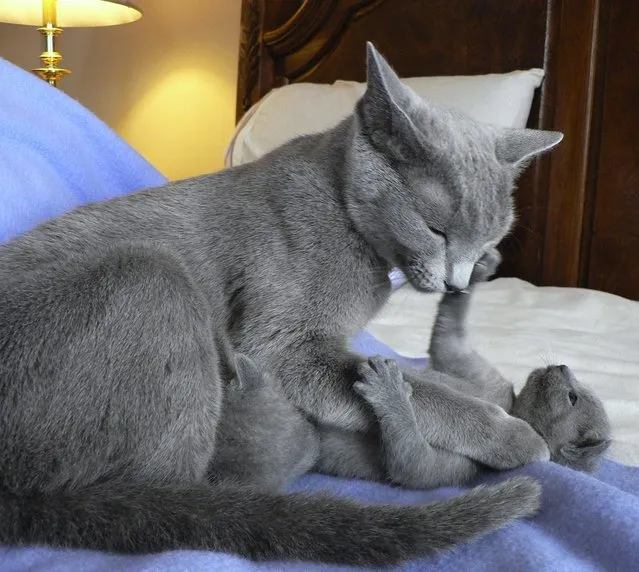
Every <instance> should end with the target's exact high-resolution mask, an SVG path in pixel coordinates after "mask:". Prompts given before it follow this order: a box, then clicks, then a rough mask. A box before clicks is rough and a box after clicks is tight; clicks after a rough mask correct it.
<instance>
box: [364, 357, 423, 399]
mask: <svg viewBox="0 0 639 572" xmlns="http://www.w3.org/2000/svg"><path fill="white" fill-rule="evenodd" d="M358 373H359V376H360V379H361V381H358V382H356V383H355V384H354V385H353V389H355V391H356V392H357V393H359V394H360V395H361V396H362V397H363V398H364V399H365V400H366V401H367V402H368V403H370V404H371V405H374V404H376V403H379V404H382V403H384V402H386V401H388V400H389V399H393V398H395V399H396V398H398V397H399V398H403V399H408V398H409V397H410V396H411V394H412V392H413V386H412V385H411V384H410V383H408V382H407V381H404V376H403V374H402V371H401V369H400V368H399V365H398V364H397V362H396V361H395V360H393V359H385V358H382V357H379V356H377V357H372V358H369V359H368V361H366V362H363V363H361V364H360V365H359V367H358Z"/></svg>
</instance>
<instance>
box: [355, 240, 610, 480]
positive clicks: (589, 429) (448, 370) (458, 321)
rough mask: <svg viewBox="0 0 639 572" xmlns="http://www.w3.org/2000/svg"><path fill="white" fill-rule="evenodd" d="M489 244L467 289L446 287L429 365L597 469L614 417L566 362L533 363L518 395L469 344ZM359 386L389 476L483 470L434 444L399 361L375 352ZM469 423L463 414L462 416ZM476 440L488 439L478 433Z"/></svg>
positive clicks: (569, 458) (570, 459) (561, 456)
mask: <svg viewBox="0 0 639 572" xmlns="http://www.w3.org/2000/svg"><path fill="white" fill-rule="evenodd" d="M498 260H499V257H498V254H497V252H496V251H492V250H491V251H489V252H488V253H487V254H486V255H485V256H484V257H483V258H482V260H480V261H479V263H478V264H477V265H476V268H475V271H474V273H473V275H472V277H471V287H470V288H469V290H468V292H467V293H450V294H445V295H444V296H443V297H442V300H441V302H440V305H439V312H438V315H437V317H436V320H435V327H434V330H433V335H432V338H431V346H430V350H429V351H430V355H431V366H432V367H434V368H436V369H438V370H439V371H441V372H442V373H443V374H444V375H442V377H441V378H440V380H441V382H442V383H445V384H446V385H448V386H449V387H451V388H454V389H455V390H458V391H460V392H464V393H465V394H467V395H473V396H475V397H477V398H479V399H482V400H486V401H489V402H491V403H494V404H496V405H498V406H500V407H502V408H504V409H505V410H506V411H509V412H511V413H512V414H513V415H514V416H516V417H518V418H520V419H522V420H524V421H526V422H527V423H529V424H530V425H531V426H532V427H533V428H534V429H535V431H537V432H538V433H539V434H540V435H541V436H542V437H543V438H544V440H545V441H546V443H547V444H548V447H549V450H550V459H551V460H553V461H556V462H558V463H561V464H564V465H567V466H569V467H572V468H574V469H578V470H583V471H594V470H595V469H596V468H597V466H598V464H599V461H600V460H601V458H602V456H603V454H604V452H605V451H606V449H607V448H608V446H609V444H610V423H609V420H608V417H607V415H606V412H605V409H604V407H603V404H602V403H601V401H600V400H599V399H598V398H597V397H596V395H595V394H594V393H593V392H592V391H591V390H590V389H588V388H587V387H585V386H584V385H582V384H580V383H579V382H578V381H577V379H576V378H575V377H574V375H573V373H572V372H571V370H570V369H569V368H568V367H567V366H565V365H559V366H549V367H546V368H540V369H536V370H534V371H533V372H532V373H531V374H530V375H529V377H528V379H527V381H526V384H525V386H524V387H523V389H522V390H521V392H520V393H519V395H517V396H515V395H514V391H513V386H512V384H511V383H509V382H508V381H506V380H505V379H504V378H503V377H502V376H501V375H500V374H499V372H498V371H497V370H496V369H495V368H494V367H493V366H491V365H490V364H489V363H488V362H487V361H485V360H484V359H483V358H482V357H481V356H480V355H479V354H478V353H477V352H475V351H474V350H473V349H472V347H471V346H470V344H469V341H468V336H467V330H466V322H467V313H468V307H469V304H470V299H471V292H472V289H473V286H472V284H473V283H475V282H477V281H480V280H483V279H485V278H486V277H487V275H489V274H492V269H494V268H495V267H496V265H497V263H498ZM360 371H361V373H362V377H363V379H362V381H361V382H358V383H356V384H355V389H356V391H358V393H360V395H362V396H363V397H364V399H365V400H366V401H367V402H368V403H369V404H370V405H371V407H373V409H374V410H375V414H376V415H377V417H378V419H379V421H380V427H381V435H380V439H381V441H382V444H383V449H384V453H385V456H384V463H385V469H386V471H387V473H388V476H389V478H390V480H391V481H393V482H396V483H400V484H403V485H408V486H413V487H417V488H424V487H426V488H428V487H435V486H443V485H457V484H465V483H468V482H469V481H470V480H472V479H473V478H475V477H476V476H478V475H479V474H480V473H481V472H483V471H485V469H486V467H485V466H484V465H482V464H481V463H478V462H477V461H476V460H475V459H473V458H471V457H468V456H464V455H460V454H458V453H455V452H453V451H450V450H446V449H441V448H435V449H434V450H433V448H432V447H430V445H429V444H428V443H427V442H426V441H425V437H424V431H423V426H424V425H425V424H427V423H428V422H429V420H428V419H427V418H425V417H424V415H423V414H422V413H421V412H420V411H419V403H418V402H415V401H414V400H413V399H412V398H411V395H412V392H413V388H412V385H411V384H410V383H408V382H407V381H405V380H404V377H403V374H402V372H401V370H400V369H399V367H398V365H397V363H396V362H395V361H394V360H382V359H380V358H372V359H370V360H369V361H368V364H363V365H362V366H361V367H360ZM460 422H461V423H463V420H460ZM476 438H477V439H478V440H481V439H490V435H487V434H485V433H480V434H478V435H477V436H476Z"/></svg>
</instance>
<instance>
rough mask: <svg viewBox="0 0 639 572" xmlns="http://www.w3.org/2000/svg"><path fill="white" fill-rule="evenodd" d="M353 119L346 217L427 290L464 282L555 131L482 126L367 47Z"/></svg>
mask: <svg viewBox="0 0 639 572" xmlns="http://www.w3.org/2000/svg"><path fill="white" fill-rule="evenodd" d="M355 118H356V126H357V129H358V131H357V135H356V138H355V141H354V145H353V149H352V150H351V153H350V157H349V159H350V161H349V173H348V180H347V208H348V210H349V213H350V215H351V218H352V220H353V222H354V224H355V226H356V227H357V228H358V229H359V230H360V232H361V233H362V234H363V235H364V236H365V237H366V239H367V240H368V241H369V242H370V243H371V244H372V246H373V247H374V248H375V249H376V251H377V253H378V254H379V255H380V256H381V257H382V258H384V259H385V260H386V261H387V262H388V263H389V264H391V265H393V266H398V267H399V268H401V269H402V270H403V271H404V273H405V274H406V275H407V277H408V279H409V280H410V282H411V283H412V284H413V286H414V287H415V288H417V289H419V290H423V291H428V292H443V291H446V290H464V289H465V288H466V287H467V286H468V283H469V280H470V275H471V273H472V270H473V268H474V266H475V263H476V262H477V261H478V260H479V259H480V258H481V256H482V255H483V254H484V252H485V251H486V249H487V248H488V247H490V246H496V245H497V244H498V243H499V242H500V241H501V240H502V238H503V237H504V236H505V235H506V233H507V232H508V231H509V229H510V227H511V225H512V222H513V219H514V216H513V198H512V195H511V191H512V188H513V186H514V183H515V179H516V176H517V174H518V173H519V172H520V170H521V168H522V164H523V162H525V161H527V160H529V159H530V158H532V157H534V156H535V155H537V154H539V153H541V152H543V151H545V150H547V149H550V148H551V147H553V146H554V145H556V144H557V143H558V142H559V141H560V140H561V138H562V135H561V134H559V133H550V132H544V131H532V130H504V129H501V128H496V127H491V126H488V125H484V124H480V123H478V122H476V121H474V120H472V119H471V118H469V117H467V116H465V115H463V114H461V113H458V112H455V111H452V110H449V109H446V108H443V107H438V106H435V105H433V104H432V103H429V102H425V101H423V100H422V99H421V98H420V97H418V96H417V95H416V94H415V93H414V92H413V91H412V90H410V89H409V88H408V87H406V86H405V85H404V84H403V83H402V82H401V81H400V80H399V79H398V77H397V76H396V75H395V73H394V72H393V70H392V69H391V68H390V67H389V66H388V64H387V63H386V62H385V61H384V60H383V59H382V58H381V56H379V54H378V53H377V52H375V50H374V48H372V47H371V46H369V54H368V81H367V90H366V93H365V94H364V96H363V97H362V99H361V100H360V101H359V102H358V105H357V110H356V115H355Z"/></svg>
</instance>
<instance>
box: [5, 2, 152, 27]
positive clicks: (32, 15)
mask: <svg viewBox="0 0 639 572" xmlns="http://www.w3.org/2000/svg"><path fill="white" fill-rule="evenodd" d="M44 1H45V2H46V1H47V0H44ZM42 4H43V0H0V22H7V23H9V24H25V25H27V26H41V25H42ZM141 17H142V12H141V11H140V10H139V9H138V8H136V7H135V6H134V5H133V4H131V3H130V2H126V1H123V0H58V1H57V25H58V26H60V27H61V28H69V27H93V26H115V25H117V24H128V23H129V22H134V21H135V20H138V19H139V18H141Z"/></svg>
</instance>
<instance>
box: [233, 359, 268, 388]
mask: <svg viewBox="0 0 639 572" xmlns="http://www.w3.org/2000/svg"><path fill="white" fill-rule="evenodd" d="M235 370H236V371H237V376H236V377H235V380H234V383H233V386H234V388H235V389H242V390H250V389H259V388H260V387H262V385H264V374H263V373H262V372H261V371H260V370H259V368H258V367H257V365H255V362H254V361H253V360H252V359H250V358H249V357H247V356H245V355H244V354H237V355H236V356H235Z"/></svg>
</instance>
